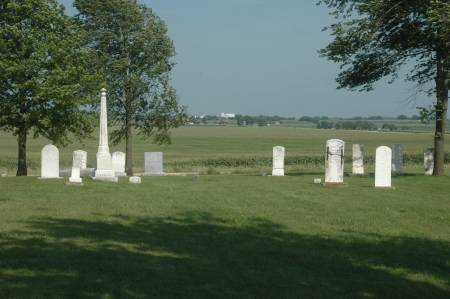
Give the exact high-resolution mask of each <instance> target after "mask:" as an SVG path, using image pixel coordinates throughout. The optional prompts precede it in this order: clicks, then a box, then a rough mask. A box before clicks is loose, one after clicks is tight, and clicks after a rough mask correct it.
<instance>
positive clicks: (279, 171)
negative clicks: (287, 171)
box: [272, 169, 284, 176]
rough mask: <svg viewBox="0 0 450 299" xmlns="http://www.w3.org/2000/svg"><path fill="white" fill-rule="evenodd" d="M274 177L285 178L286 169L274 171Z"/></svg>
mask: <svg viewBox="0 0 450 299" xmlns="http://www.w3.org/2000/svg"><path fill="white" fill-rule="evenodd" d="M272 176H284V169H274V170H272Z"/></svg>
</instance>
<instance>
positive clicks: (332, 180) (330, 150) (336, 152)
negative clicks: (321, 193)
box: [325, 139, 345, 184]
mask: <svg viewBox="0 0 450 299" xmlns="http://www.w3.org/2000/svg"><path fill="white" fill-rule="evenodd" d="M344 152H345V142H344V141H342V140H339V139H331V140H328V141H327V146H326V155H325V184H342V183H344Z"/></svg>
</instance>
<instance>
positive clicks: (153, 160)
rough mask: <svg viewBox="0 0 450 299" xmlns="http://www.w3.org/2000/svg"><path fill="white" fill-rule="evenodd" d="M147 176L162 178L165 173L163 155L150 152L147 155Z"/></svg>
mask: <svg viewBox="0 0 450 299" xmlns="http://www.w3.org/2000/svg"><path fill="white" fill-rule="evenodd" d="M144 175H145V176H162V175H164V171H163V153H162V152H148V153H145V173H144Z"/></svg>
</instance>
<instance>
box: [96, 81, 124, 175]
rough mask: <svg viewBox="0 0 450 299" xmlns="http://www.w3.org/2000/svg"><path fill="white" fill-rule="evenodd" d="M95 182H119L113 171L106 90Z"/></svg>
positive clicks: (102, 106) (104, 91) (101, 116)
mask: <svg viewBox="0 0 450 299" xmlns="http://www.w3.org/2000/svg"><path fill="white" fill-rule="evenodd" d="M94 180H100V181H109V182H117V181H118V179H117V177H116V176H115V175H114V171H113V169H112V160H111V153H110V152H109V145H108V112H107V109H106V89H104V88H102V90H101V103H100V140H99V145H98V151H97V169H96V170H95V177H94Z"/></svg>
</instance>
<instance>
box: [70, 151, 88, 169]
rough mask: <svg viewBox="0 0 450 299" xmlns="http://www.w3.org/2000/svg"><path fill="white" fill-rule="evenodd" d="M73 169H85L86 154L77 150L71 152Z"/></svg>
mask: <svg viewBox="0 0 450 299" xmlns="http://www.w3.org/2000/svg"><path fill="white" fill-rule="evenodd" d="M72 166H73V167H78V168H80V169H86V167H87V152H85V151H82V150H78V151H74V152H73V163H72Z"/></svg>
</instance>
